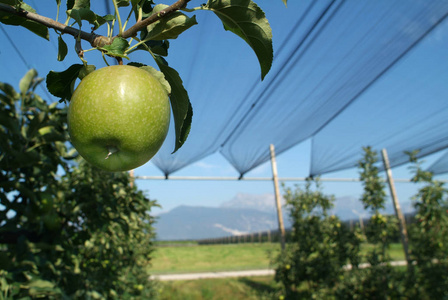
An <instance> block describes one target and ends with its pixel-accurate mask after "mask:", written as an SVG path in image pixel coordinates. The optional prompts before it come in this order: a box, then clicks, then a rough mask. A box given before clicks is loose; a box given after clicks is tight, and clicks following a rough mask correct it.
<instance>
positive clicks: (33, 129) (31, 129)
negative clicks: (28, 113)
mask: <svg viewBox="0 0 448 300" xmlns="http://www.w3.org/2000/svg"><path fill="white" fill-rule="evenodd" d="M46 117H47V114H46V113H45V112H40V113H38V114H37V115H35V116H34V118H33V119H32V120H31V121H30V123H29V125H28V129H27V132H26V137H27V138H28V139H31V138H33V137H34V135H35V134H36V133H37V131H38V130H39V128H40V126H41V125H42V123H43V122H44V121H45V119H46Z"/></svg>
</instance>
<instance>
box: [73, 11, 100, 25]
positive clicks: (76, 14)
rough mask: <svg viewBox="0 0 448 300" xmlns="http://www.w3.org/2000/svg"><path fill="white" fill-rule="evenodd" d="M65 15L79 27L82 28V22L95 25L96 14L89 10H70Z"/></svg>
mask: <svg viewBox="0 0 448 300" xmlns="http://www.w3.org/2000/svg"><path fill="white" fill-rule="evenodd" d="M67 14H68V15H69V16H70V18H73V19H74V20H75V21H76V22H77V23H78V25H79V27H81V26H82V20H86V21H87V22H89V23H90V24H92V25H95V22H96V14H95V13H94V12H93V11H91V10H90V9H89V8H79V9H70V10H68V11H67Z"/></svg>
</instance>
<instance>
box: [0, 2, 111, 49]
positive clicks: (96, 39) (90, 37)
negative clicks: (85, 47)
mask: <svg viewBox="0 0 448 300" xmlns="http://www.w3.org/2000/svg"><path fill="white" fill-rule="evenodd" d="M0 10H1V11H5V12H7V13H10V14H12V15H16V16H19V17H23V18H25V19H28V20H32V21H35V22H37V23H40V24H42V25H45V26H47V27H48V28H53V29H55V30H57V31H60V32H62V33H68V34H70V35H73V36H74V37H78V35H79V36H80V38H81V39H83V40H86V41H88V42H89V43H90V44H91V45H92V46H93V47H97V46H99V45H100V42H101V41H103V42H104V38H106V37H102V36H100V35H97V34H95V33H88V32H85V31H82V30H79V29H76V28H73V27H70V26H67V25H65V24H62V23H60V22H57V21H55V20H53V19H50V18H47V17H44V16H41V15H38V14H36V13H32V12H29V11H26V10H16V9H15V8H14V7H12V6H9V5H7V4H2V3H0Z"/></svg>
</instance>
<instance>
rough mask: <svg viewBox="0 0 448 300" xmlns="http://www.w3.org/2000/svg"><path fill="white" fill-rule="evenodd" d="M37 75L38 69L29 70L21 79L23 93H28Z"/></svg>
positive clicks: (20, 86) (20, 84)
mask: <svg viewBox="0 0 448 300" xmlns="http://www.w3.org/2000/svg"><path fill="white" fill-rule="evenodd" d="M36 76H37V71H36V70H35V69H31V70H29V71H28V72H27V73H26V74H25V76H23V78H22V79H21V80H20V83H19V88H20V92H21V93H22V94H26V92H28V90H29V89H30V87H31V85H32V84H33V79H34V78H35V77H36Z"/></svg>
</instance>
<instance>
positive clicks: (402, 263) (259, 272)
mask: <svg viewBox="0 0 448 300" xmlns="http://www.w3.org/2000/svg"><path fill="white" fill-rule="evenodd" d="M390 264H391V265H392V266H405V265H406V261H393V262H390ZM351 267H352V266H351V265H346V266H344V268H345V269H351ZM359 267H360V268H368V267H369V264H368V263H365V264H360V265H359ZM274 274H275V270H273V269H265V270H245V271H226V272H204V273H188V274H166V275H153V276H151V279H155V280H159V281H174V280H198V279H204V278H226V277H254V276H269V275H274Z"/></svg>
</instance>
